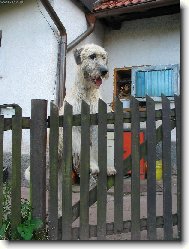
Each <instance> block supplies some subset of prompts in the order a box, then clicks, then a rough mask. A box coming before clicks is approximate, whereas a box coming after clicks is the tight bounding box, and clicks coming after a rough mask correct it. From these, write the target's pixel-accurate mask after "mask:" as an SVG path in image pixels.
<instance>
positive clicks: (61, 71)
mask: <svg viewBox="0 0 189 249" xmlns="http://www.w3.org/2000/svg"><path fill="white" fill-rule="evenodd" d="M41 3H42V4H43V6H44V8H45V9H46V11H47V12H48V14H49V16H50V17H51V19H52V20H53V22H54V24H55V25H56V27H57V29H58V30H59V34H60V42H59V56H60V57H59V58H58V61H59V63H58V80H57V88H56V104H57V105H58V107H59V108H60V107H61V106H62V105H63V100H64V97H65V95H66V88H65V80H66V52H67V33H66V29H65V27H64V25H63V23H62V22H61V21H60V19H59V17H58V15H57V13H56V12H55V10H54V9H53V7H52V5H51V4H50V2H49V1H48V0H41Z"/></svg>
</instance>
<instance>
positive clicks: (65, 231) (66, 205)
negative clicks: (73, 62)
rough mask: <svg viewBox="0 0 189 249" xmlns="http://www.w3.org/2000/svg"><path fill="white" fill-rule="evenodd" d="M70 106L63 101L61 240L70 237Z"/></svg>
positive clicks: (69, 238)
mask: <svg viewBox="0 0 189 249" xmlns="http://www.w3.org/2000/svg"><path fill="white" fill-rule="evenodd" d="M71 172H72V106H71V105H70V104H68V103H67V102H66V103H65V106H64V121H63V156H62V240H71V238H72V179H71Z"/></svg>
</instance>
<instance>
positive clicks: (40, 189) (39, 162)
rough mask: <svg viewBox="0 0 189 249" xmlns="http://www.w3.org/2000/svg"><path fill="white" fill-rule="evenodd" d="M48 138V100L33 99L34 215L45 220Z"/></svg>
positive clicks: (31, 134) (31, 181)
mask: <svg viewBox="0 0 189 249" xmlns="http://www.w3.org/2000/svg"><path fill="white" fill-rule="evenodd" d="M46 140H47V101H46V100H40V99H33V100H32V101H31V128H30V167H31V168H30V185H31V186H30V189H31V204H32V208H33V211H32V216H33V217H34V218H40V219H41V220H42V221H43V222H45V217H46Z"/></svg>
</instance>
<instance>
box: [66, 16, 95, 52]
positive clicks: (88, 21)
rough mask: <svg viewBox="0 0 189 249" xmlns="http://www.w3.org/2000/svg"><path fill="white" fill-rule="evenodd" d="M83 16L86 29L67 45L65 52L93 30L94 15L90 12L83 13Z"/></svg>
mask: <svg viewBox="0 0 189 249" xmlns="http://www.w3.org/2000/svg"><path fill="white" fill-rule="evenodd" d="M85 17H86V20H87V23H88V28H87V30H86V31H85V32H84V33H82V34H81V35H80V36H78V37H77V38H76V39H75V40H73V41H72V42H71V43H70V44H69V45H68V46H67V52H69V51H70V50H72V49H73V48H74V47H75V46H77V45H78V44H79V43H80V42H82V41H83V40H84V39H85V38H86V37H87V36H89V35H90V34H91V33H92V32H93V31H94V28H95V22H96V17H95V16H94V15H92V14H85Z"/></svg>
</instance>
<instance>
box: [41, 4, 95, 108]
mask: <svg viewBox="0 0 189 249" xmlns="http://www.w3.org/2000/svg"><path fill="white" fill-rule="evenodd" d="M41 3H42V4H43V6H44V7H45V9H46V11H47V12H48V14H49V16H50V17H51V19H52V20H53V22H54V24H55V25H56V27H57V29H58V30H59V33H60V42H59V48H58V50H59V53H58V54H59V56H58V66H57V67H58V70H57V71H58V79H57V87H56V104H57V105H58V107H59V108H60V107H61V106H62V104H63V100H64V97H65V95H66V87H65V80H66V52H69V51H70V50H72V49H73V48H74V47H75V46H77V45H78V44H79V43H80V42H81V41H83V40H84V39H85V38H86V37H87V36H89V35H90V34H91V33H92V32H93V31H94V28H95V22H96V17H95V16H94V15H93V14H86V15H85V17H86V20H87V23H88V28H87V30H86V31H85V32H84V33H82V34H81V35H80V36H78V37H77V38H76V39H75V40H73V41H72V42H71V43H70V44H69V45H68V46H67V33H66V29H65V27H64V25H63V23H62V22H61V21H60V19H59V17H58V15H57V13H56V12H55V10H54V9H53V7H52V5H51V4H50V3H49V1H48V0H41Z"/></svg>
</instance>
